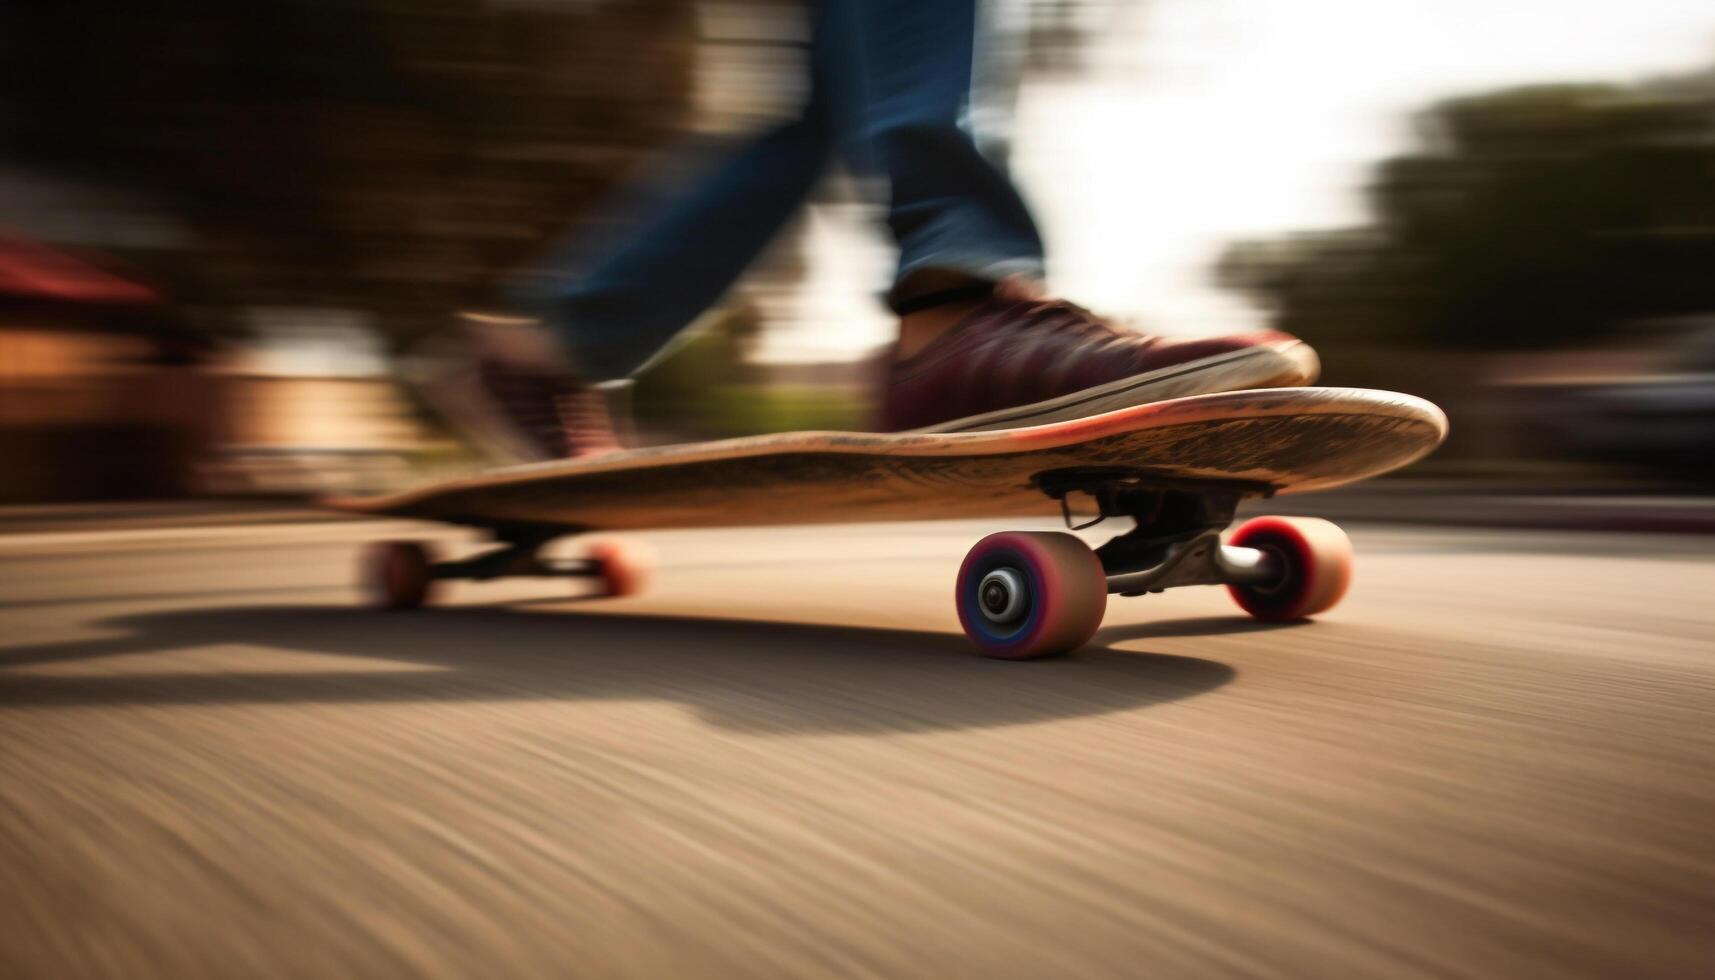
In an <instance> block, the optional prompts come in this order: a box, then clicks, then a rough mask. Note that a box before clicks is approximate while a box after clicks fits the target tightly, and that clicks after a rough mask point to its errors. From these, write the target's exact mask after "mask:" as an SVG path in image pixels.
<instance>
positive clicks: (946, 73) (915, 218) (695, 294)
mask: <svg viewBox="0 0 1715 980" xmlns="http://www.w3.org/2000/svg"><path fill="white" fill-rule="evenodd" d="M976 3H977V0H817V2H816V3H815V5H814V6H815V9H814V13H813V18H814V20H813V24H814V27H813V37H812V41H811V45H810V59H809V60H810V85H809V95H808V97H807V99H806V102H805V105H804V107H803V110H802V112H801V114H800V115H799V116H798V117H797V118H796V119H793V120H792V121H790V122H788V123H786V124H784V125H781V126H779V127H777V128H775V129H773V130H771V131H768V132H766V133H763V134H761V135H759V136H757V137H755V138H754V139H752V140H751V141H750V142H748V143H746V144H744V145H743V146H741V147H740V148H738V149H737V150H736V151H734V152H731V153H729V154H727V155H726V156H725V157H724V158H723V159H722V160H721V161H720V162H719V163H717V164H716V165H715V166H714V167H713V168H712V169H709V170H708V171H706V172H705V173H703V174H702V175H700V176H698V177H697V178H696V179H694V180H690V181H685V180H680V181H677V182H675V183H674V184H673V192H672V193H671V194H669V195H667V196H666V198H665V199H664V200H660V201H657V202H656V203H654V204H653V205H651V206H649V207H647V208H645V209H642V213H641V214H639V213H638V210H639V209H638V208H637V207H636V206H635V205H633V206H632V207H631V208H629V209H626V210H622V211H621V214H623V215H624V216H625V217H624V218H623V219H622V220H621V221H620V222H619V223H618V224H619V226H620V227H621V228H623V231H622V233H621V234H620V235H619V236H618V237H617V238H613V239H609V240H606V241H600V240H597V241H593V242H592V241H587V240H586V241H583V242H580V243H577V245H576V246H574V247H575V249H576V251H575V252H574V251H571V250H568V251H567V252H566V253H564V254H563V255H562V257H561V259H560V260H558V261H557V262H556V263H555V265H556V267H557V269H558V271H557V273H556V274H555V275H554V276H553V277H552V278H551V279H550V281H549V282H548V283H547V284H546V286H545V287H541V288H539V289H538V290H537V291H535V292H534V293H533V295H531V296H528V297H526V303H527V304H528V305H532V306H535V307H537V309H538V310H539V311H540V312H542V313H543V314H544V318H545V319H546V321H547V322H548V323H549V325H550V326H551V327H552V328H553V329H554V330H555V331H556V332H557V334H558V335H559V336H560V337H561V338H562V340H563V341H564V342H565V344H566V346H567V348H568V350H569V352H570V353H571V355H572V357H573V359H574V361H575V363H576V364H577V365H578V366H579V369H580V371H582V372H583V373H584V374H585V375H586V376H587V377H588V379H589V380H592V381H603V380H611V379H617V378H622V377H626V376H628V375H630V374H632V373H633V372H635V371H637V370H638V369H639V368H640V367H642V366H643V365H644V364H645V363H646V362H647V361H648V360H649V359H650V358H651V357H652V356H654V354H655V353H656V352H657V351H658V350H660V349H661V348H662V347H663V346H665V345H666V344H667V343H668V342H669V341H670V340H672V339H673V337H674V336H675V335H676V334H678V333H679V332H680V331H681V330H683V329H684V328H685V327H686V326H687V325H689V324H690V323H691V321H693V320H694V319H696V318H697V316H698V315H700V314H701V313H702V312H703V311H704V310H706V309H707V308H708V307H709V306H711V305H713V304H714V303H715V302H716V301H717V300H718V299H720V297H721V295H722V294H723V293H724V292H726V290H727V288H728V287H730V286H731V285H732V283H733V282H734V280H736V279H737V278H738V276H739V275H740V274H741V273H742V272H743V271H744V269H745V267H746V266H748V265H749V264H750V263H751V261H752V260H753V259H755V258H756V256H757V254H758V253H759V252H761V251H762V250H763V248H764V247H766V246H767V245H768V243H769V242H770V241H771V240H772V239H773V238H774V237H775V235H776V234H777V233H778V232H779V230H780V229H781V227H782V226H783V225H784V224H785V223H786V222H787V220H788V219H789V218H791V216H792V215H793V214H794V213H795V212H796V211H797V210H798V208H799V206H800V205H802V204H803V202H804V199H805V198H806V196H808V194H809V193H810V190H811V188H812V187H813V186H814V185H815V184H816V182H817V180H818V179H819V178H820V177H821V175H822V174H823V172H824V171H825V170H826V169H827V168H828V166H829V164H830V162H831V161H832V159H833V158H834V157H835V156H836V155H837V156H838V157H839V158H840V159H841V161H842V162H843V163H844V164H845V165H846V166H847V167H848V168H850V169H852V170H853V171H855V172H856V173H858V174H860V175H866V176H872V177H879V178H882V179H883V180H884V182H885V184H886V186H887V187H888V189H889V192H890V193H889V201H888V212H887V223H888V227H889V229H890V230H891V231H892V233H893V237H894V240H895V241H896V243H897V244H898V247H899V267H898V272H897V274H896V276H895V279H894V285H893V288H892V290H891V291H890V292H889V301H890V302H891V303H894V304H899V303H907V302H909V301H910V300H911V299H912V298H913V296H915V295H919V294H921V293H923V292H925V291H928V290H932V289H939V288H946V285H947V283H948V282H949V281H950V280H951V281H959V280H964V281H967V282H968V281H969V280H972V279H975V280H995V279H999V278H1001V277H1003V276H1009V275H1021V276H1026V277H1040V276H1041V274H1042V240H1041V236H1040V235H1039V234H1038V232H1037V230H1036V224H1035V222H1034V221H1033V220H1032V219H1031V216H1030V212H1029V210H1028V209H1027V208H1026V207H1025V204H1024V201H1023V200H1022V199H1021V198H1020V197H1019V194H1018V191H1017V189H1015V188H1014V187H1013V185H1012V183H1011V181H1010V180H1009V179H1008V178H1007V176H1006V174H1005V173H1004V172H1003V171H1002V170H1001V168H1000V167H999V166H998V165H997V164H995V163H994V162H993V161H991V160H990V159H989V158H987V157H985V156H984V155H983V154H982V152H980V151H979V149H978V147H977V143H976V142H975V140H974V139H973V137H972V134H971V133H970V132H968V131H967V130H966V129H965V128H964V127H963V125H962V123H963V122H964V121H965V118H964V117H965V114H966V112H967V110H968V108H969V101H970V96H971V80H972V71H973V57H974V49H975V41H976V17H977V10H976ZM597 237H598V238H599V237H600V236H597ZM580 253H581V254H583V255H586V256H591V257H592V258H591V259H590V260H588V261H585V260H580V259H579V258H577V255H578V254H580Z"/></svg>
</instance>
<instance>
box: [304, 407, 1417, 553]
mask: <svg viewBox="0 0 1715 980" xmlns="http://www.w3.org/2000/svg"><path fill="white" fill-rule="evenodd" d="M1446 431H1447V422H1446V417H1445V416H1444V415H1443V414H1442V413H1441V411H1440V409H1438V408H1436V407H1435V406H1434V405H1432V404H1430V403H1429V402H1427V401H1424V400H1423V399H1421V398H1416V397H1413V396H1410V395H1402V394H1397V393H1393V392H1385V391H1370V390H1363V389H1354V388H1272V389H1266V390H1255V391H1235V392H1225V393H1220V394H1210V395H1197V396H1192V397H1187V398H1177V399H1173V400H1170V401H1164V402H1155V403H1151V404H1146V405H1136V406H1132V407H1129V408H1122V409H1120V410H1117V411H1113V412H1108V413H1105V414H1102V415H1096V416H1092V417H1088V418H1081V419H1075V420H1071V421H1067V422H1055V423H1051V424H1048V425H1040V426H1035V427H1031V428H1023V429H1005V430H998V431H983V432H959V433H898V434H892V433H856V432H797V433H783V434H778V435H765V436H754V437H746V438H739V439H727V440H721V441H717V442H705V443H695V444H687V445H675V446H661V447H654V448H647V449H636V450H628V451H624V452H619V453H613V454H609V455H605V456H599V457H593V458H588V459H574V460H560V461H555V462H550V463H540V464H530V465H523V466H512V467H506V468H502V469H497V470H491V471H488V472H485V473H481V474H478V475H474V476H470V477H466V478H462V479H456V480H451V481H447V482H444V483H440V484H436V485H433V486H428V487H424V488H420V489H415V490H409V491H406V492H403V493H398V494H393V495H388V496H382V497H371V498H356V499H352V498H347V499H336V500H331V501H328V504H329V505H330V506H332V507H335V508H337V509H340V510H345V511H350V512H354V513H360V514H370V515H377V516H389V517H409V518H420V519H425V520H433V521H444V522H449V523H454V524H465V525H471V526H475V527H486V528H495V529H517V528H528V527H540V528H543V529H559V530H563V531H567V532H571V531H579V530H622V529H646V528H690V527H727V526H744V525H774V524H809V523H843V522H848V521H882V520H917V519H937V518H969V517H1008V516H1028V515H1046V514H1056V513H1059V511H1060V504H1059V503H1058V502H1057V501H1055V500H1054V499H1051V498H1050V497H1049V496H1048V495H1046V494H1045V493H1044V492H1043V489H1042V487H1041V485H1040V479H1041V477H1042V475H1043V474H1053V473H1056V472H1060V471H1080V470H1100V471H1111V472H1112V473H1113V474H1115V475H1118V476H1123V477H1125V478H1126V479H1127V480H1129V481H1131V482H1132V483H1133V484H1136V485H1143V486H1158V487H1161V488H1168V489H1185V490H1193V491H1195V490H1199V489H1202V488H1209V489H1213V488H1222V489H1223V490H1226V491H1230V492H1236V493H1238V495H1240V496H1267V495H1271V494H1275V493H1297V492H1303V491H1309V490H1320V489H1325V488H1328V487H1334V486H1339V485H1341V484H1345V483H1352V482H1356V481H1358V480H1363V479H1367V478H1369V477H1372V476H1375V475H1377V474H1380V473H1384V472H1386V471H1388V470H1392V469H1396V468H1398V467H1400V466H1404V465H1406V464H1408V463H1410V462H1412V461H1413V460H1416V459H1418V458H1419V457H1421V456H1423V455H1425V454H1426V453H1428V452H1429V451H1430V450H1432V449H1433V448H1434V447H1435V446H1436V445H1437V444H1439V443H1440V442H1441V440H1442V438H1443V437H1444V436H1445V434H1446Z"/></svg>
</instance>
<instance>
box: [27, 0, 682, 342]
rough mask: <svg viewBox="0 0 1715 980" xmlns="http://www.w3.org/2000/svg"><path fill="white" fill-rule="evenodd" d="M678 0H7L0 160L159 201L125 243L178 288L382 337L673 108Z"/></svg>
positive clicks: (485, 268) (572, 203)
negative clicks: (153, 227) (157, 227)
mask: <svg viewBox="0 0 1715 980" xmlns="http://www.w3.org/2000/svg"><path fill="white" fill-rule="evenodd" d="M691 7H692V4H691V3H690V0H625V2H623V3H601V4H568V3H542V2H536V3H524V2H510V3H508V2H484V0H387V2H382V0H254V2H245V3H236V4H228V3H206V2H203V0H157V2H152V3H148V4H137V3H134V2H131V0H79V2H77V3H64V2H60V0H18V2H17V3H15V4H7V5H6V8H7V9H6V11H5V14H4V22H3V26H4V33H5V34H6V46H5V48H4V53H5V54H6V57H5V58H4V59H3V63H0V164H5V165H9V166H11V167H14V168H18V169H26V170H33V171H36V172H42V173H51V174H55V175H59V176H64V177H76V178H79V179H82V180H85V181H88V182H90V183H93V184H99V185H103V186H108V187H115V188H122V189H125V190H127V191H131V192H135V193H138V194H141V195H146V196H147V197H148V198H149V199H150V200H151V201H153V202H158V203H160V204H162V205H164V206H165V207H166V208H168V209H169V210H170V211H171V212H172V213H174V214H175V215H178V216H180V217H182V218H183V219H184V221H185V222H186V224H187V225H188V226H189V227H190V228H192V229H193V230H194V234H193V235H192V236H189V238H188V240H187V241H186V242H185V243H184V244H183V246H182V247H177V248H171V249H163V250H154V251H147V252H144V253H142V254H132V255H128V256H127V257H128V258H130V259H131V260H132V261H133V262H134V263H136V264H137V265H139V266H142V267H144V268H145V269H147V270H148V271H150V272H151V273H152V274H153V277H154V278H155V279H156V280H157V281H158V282H160V283H162V284H164V285H165V286H166V287H167V289H168V291H170V292H171V293H172V294H173V295H175V296H176V297H177V298H178V299H179V300H180V301H181V302H184V303H186V304H188V305H190V306H192V307H194V308H199V309H209V310H213V311H216V312H217V314H218V313H219V312H220V311H225V312H226V313H227V314H230V313H231V312H232V311H235V310H237V309H241V308H244V307H250V306H261V305H297V306H344V307H351V308H355V309H361V310H365V311H368V312H370V313H371V314H373V315H375V316H376V317H377V319H378V322H379V323H380V324H381V325H382V327H383V328H384V329H386V330H387V331H388V332H389V333H391V334H393V335H394V336H395V337H396V338H399V339H400V340H404V339H406V338H408V337H409V336H410V335H412V334H414V333H417V332H419V331H422V330H426V329H434V328H435V327H437V326H438V325H440V324H441V323H444V322H445V321H446V318H447V313H448V311H449V310H451V309H455V308H457V307H458V306H461V305H464V304H467V303H472V302H481V301H483V300H484V299H485V298H487V296H488V295H489V292H490V290H491V289H492V288H493V286H494V284H495V282H496V281H497V280H498V279H499V278H500V277H501V276H502V275H503V274H504V273H505V272H507V271H509V270H511V269H513V268H515V267H516V266H517V265H518V264H519V263H520V262H522V261H524V260H526V259H527V258H528V257H530V256H532V255H534V254H536V253H538V252H539V251H540V250H541V248H542V246H543V243H544V241H545V240H546V239H547V238H548V237H549V236H551V235H555V234H558V233H559V232H561V231H563V230H564V229H565V228H566V226H567V225H569V224H570V223H571V222H572V221H573V220H574V219H575V218H576V217H577V216H578V215H580V214H581V213H582V212H583V211H584V210H585V209H586V208H587V207H588V205H589V204H590V203H591V202H592V201H594V200H595V199H597V198H598V197H599V196H600V195H602V194H603V193H604V192H605V190H606V189H607V188H608V187H609V186H610V185H611V184H612V183H613V182H614V181H615V180H616V179H618V177H619V176H620V175H621V173H622V172H624V171H625V170H626V169H628V167H629V166H630V164H631V163H632V162H633V161H634V160H635V159H636V158H637V157H638V156H639V155H640V154H641V153H643V152H645V151H646V150H647V149H648V148H650V147H651V146H653V145H654V144H656V143H658V142H660V141H661V139H662V138H663V137H665V136H666V135H668V134H670V133H673V132H675V131H677V130H679V129H680V128H682V126H683V122H684V116H685V115H686V113H687V112H688V111H689V110H690V107H691V82H692V71H693V68H694V65H693V56H694V48H693V44H694V37H693V31H692V29H691V28H692V24H691V17H690V15H691ZM114 250H115V251H119V252H124V251H125V249H124V248H123V247H122V246H121V247H119V248H116V249H114ZM216 318H217V319H219V317H218V315H217V317H216Z"/></svg>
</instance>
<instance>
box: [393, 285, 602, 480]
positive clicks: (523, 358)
mask: <svg viewBox="0 0 1715 980" xmlns="http://www.w3.org/2000/svg"><path fill="white" fill-rule="evenodd" d="M464 327H465V331H464V332H465V336H466V340H467V342H468V343H469V346H470V348H471V350H470V352H469V355H468V358H467V360H466V361H465V363H462V364H460V365H459V366H458V367H456V368H454V369H452V370H451V371H448V372H446V373H444V374H442V375H441V376H440V377H438V378H436V379H435V380H434V381H432V382H431V383H430V384H429V385H427V386H426V390H425V394H426V395H427V397H428V399H429V401H430V402H432V403H433V404H434V405H435V407H436V408H438V409H440V411H441V412H442V414H444V415H445V416H446V417H447V419H448V421H450V422H451V423H452V424H453V426H454V427H455V428H457V429H458V430H459V432H460V434H461V435H463V436H464V437H465V438H466V439H468V440H469V441H470V442H471V443H473V444H474V445H476V446H477V448H479V449H481V450H482V451H484V452H485V453H487V454H488V455H490V456H493V457H496V458H499V459H502V460H507V461H511V462H520V461H523V462H537V461H542V460H549V459H561V458H565V457H570V456H591V455H596V454H598V453H606V452H613V451H614V450H617V449H620V448H621V446H620V442H619V438H618V435H617V434H616V432H615V429H614V424H613V417H612V415H611V413H610V412H609V409H608V396H607V392H605V391H603V390H601V389H600V388H597V387H595V386H592V385H588V384H584V383H583V382H581V381H579V380H578V378H577V377H576V376H575V375H573V374H572V373H571V372H570V371H569V370H567V369H566V368H565V367H564V366H563V365H561V364H559V363H557V362H556V361H555V360H554V359H553V358H552V356H551V355H549V354H548V353H547V351H548V350H549V348H548V346H547V344H546V343H545V341H543V340H541V339H538V338H537V337H535V336H534V334H537V333H540V328H539V327H535V326H534V325H533V324H532V323H531V322H530V321H524V320H512V319H502V318H498V317H466V318H465V321H464Z"/></svg>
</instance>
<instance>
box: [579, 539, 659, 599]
mask: <svg viewBox="0 0 1715 980" xmlns="http://www.w3.org/2000/svg"><path fill="white" fill-rule="evenodd" d="M588 554H589V559H590V561H592V562H594V563H595V573H596V577H597V578H599V579H600V580H601V585H602V594H603V595H609V596H616V597H617V596H628V595H637V594H638V593H640V592H642V591H643V590H644V589H646V588H648V587H649V580H650V579H651V578H653V577H654V573H655V553H654V551H653V550H652V549H650V548H649V546H648V545H645V544H643V543H641V542H638V541H618V540H605V541H597V542H595V543H593V544H591V545H590V546H589V552H588Z"/></svg>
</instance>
